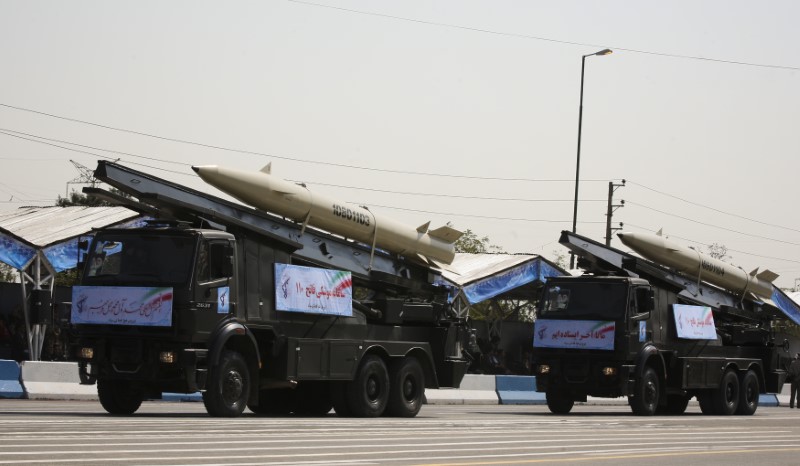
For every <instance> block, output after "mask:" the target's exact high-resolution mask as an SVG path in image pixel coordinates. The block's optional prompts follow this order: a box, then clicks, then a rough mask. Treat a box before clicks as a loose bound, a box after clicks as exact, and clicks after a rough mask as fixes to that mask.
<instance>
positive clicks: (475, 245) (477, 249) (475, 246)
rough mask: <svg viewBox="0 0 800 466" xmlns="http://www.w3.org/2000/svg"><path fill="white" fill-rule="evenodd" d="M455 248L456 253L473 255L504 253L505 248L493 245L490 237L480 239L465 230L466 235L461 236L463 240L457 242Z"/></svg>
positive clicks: (468, 230)
mask: <svg viewBox="0 0 800 466" xmlns="http://www.w3.org/2000/svg"><path fill="white" fill-rule="evenodd" d="M448 225H449V224H448ZM450 226H452V225H450ZM455 247H456V252H466V253H471V254H482V253H492V252H495V253H500V252H503V248H501V247H500V246H496V245H494V244H492V243H491V241H490V240H489V237H488V236H484V237H479V236H478V235H477V234H476V233H474V232H473V231H472V230H470V229H466V230H464V234H463V235H461V238H459V239H458V240H456V242H455Z"/></svg>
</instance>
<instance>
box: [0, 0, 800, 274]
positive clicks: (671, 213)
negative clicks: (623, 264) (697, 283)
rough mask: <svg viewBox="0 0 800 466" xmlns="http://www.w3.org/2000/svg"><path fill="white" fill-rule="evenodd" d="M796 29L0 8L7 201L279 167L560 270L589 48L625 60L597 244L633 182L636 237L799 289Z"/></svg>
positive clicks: (416, 9)
mask: <svg viewBox="0 0 800 466" xmlns="http://www.w3.org/2000/svg"><path fill="white" fill-rule="evenodd" d="M798 18H800V2H797V1H795V0H787V1H760V2H754V1H731V0H719V1H716V0H714V1H711V0H699V1H698V0H692V1H672V0H671V1H641V0H636V1H633V0H630V1H621V0H620V1H567V0H558V1H555V0H552V1H532V0H525V1H522V0H519V1H512V0H491V1H490V0H482V1H477V0H475V1H469V0H457V1H453V0H442V1H416V0H403V1H388V0H372V1H366V0H318V1H316V0H315V1H313V2H304V1H290V0H270V1H251V2H242V1H226V2H207V1H196V0H192V1H170V2H163V1H135V2H133V1H128V2H106V1H69V2H67V1H9V0H0V70H2V71H0V131H2V132H3V133H4V134H0V163H1V164H2V167H3V168H2V170H0V209H2V210H6V209H13V208H17V207H19V206H21V205H48V204H53V203H54V202H55V199H56V197H57V196H58V195H62V196H63V195H65V192H66V189H67V182H68V181H70V180H72V179H74V178H76V177H77V176H78V175H79V173H78V171H76V170H75V168H74V167H73V165H72V164H71V163H70V160H74V161H76V162H78V163H80V164H82V165H85V166H87V167H90V168H94V167H95V166H96V162H97V160H98V159H99V158H101V157H102V158H113V159H115V158H120V159H121V160H122V162H123V163H127V164H129V165H130V166H131V167H133V168H136V169H140V170H144V171H147V172H149V173H152V174H154V175H156V176H160V177H163V178H167V179H169V180H171V181H174V182H177V183H181V184H186V185H188V186H191V187H194V188H200V189H206V190H208V191H209V192H213V193H218V192H217V191H216V190H215V189H214V188H210V187H207V186H206V185H204V184H203V183H202V181H200V180H199V178H197V177H196V175H195V174H194V172H192V171H191V169H190V166H191V165H193V164H220V165H226V166H232V167H236V168H240V169H252V170H258V169H260V168H261V167H262V166H263V165H265V164H266V163H268V162H272V167H273V174H275V175H277V176H280V177H282V178H286V179H289V180H298V181H303V182H306V183H307V184H308V185H309V187H310V188H311V189H312V190H318V191H320V192H323V193H325V194H326V195H329V196H333V197H338V198H341V199H342V200H345V201H350V202H354V203H358V204H366V205H368V206H370V207H371V208H372V209H373V210H374V211H376V212H380V213H381V214H382V215H388V216H392V217H395V218H396V219H397V220H399V221H402V222H404V223H407V224H409V225H411V226H414V227H416V226H418V225H420V224H422V223H424V222H426V221H428V220H431V225H432V227H436V226H439V225H442V224H445V223H447V222H451V223H452V224H453V225H454V226H455V227H456V228H458V229H462V230H464V229H470V230H472V231H473V232H475V233H477V234H478V235H480V236H484V235H485V236H488V237H489V238H490V240H491V242H492V243H494V244H496V245H498V246H500V247H502V248H503V250H505V251H506V252H526V253H535V254H542V255H544V256H546V257H550V258H551V259H552V258H554V257H555V253H554V251H556V252H558V253H564V252H565V251H566V250H565V249H564V248H563V247H561V246H560V245H558V243H557V240H558V236H559V232H560V231H561V230H564V229H570V228H571V226H572V208H573V204H572V202H573V196H574V189H575V162H576V148H577V132H578V131H577V130H578V107H579V97H580V74H581V56H582V55H584V54H590V53H594V52H596V51H599V50H601V49H603V48H606V47H609V48H612V49H614V53H613V54H612V55H608V56H592V57H589V58H587V59H586V73H585V78H586V79H585V87H584V113H583V138H582V150H581V182H580V196H579V197H580V204H579V209H578V232H579V233H582V234H585V235H588V236H590V237H592V238H594V239H596V240H598V241H603V237H604V234H605V221H606V217H605V213H606V200H607V193H608V183H609V181H614V182H615V183H618V182H620V180H622V179H626V180H627V184H626V186H625V187H623V188H619V189H618V190H617V191H616V193H615V201H617V202H618V201H620V200H625V207H624V208H621V209H619V210H617V211H616V213H615V215H614V226H617V224H618V223H619V222H624V224H625V229H626V230H629V231H656V230H658V229H660V228H663V229H664V231H665V232H666V233H667V234H668V235H669V236H670V237H671V238H672V239H673V240H675V241H677V242H679V243H681V244H686V245H690V244H693V245H696V246H698V247H700V248H701V250H704V251H705V250H706V245H709V244H712V243H718V244H722V245H725V246H726V247H727V248H728V252H729V255H730V256H731V257H730V258H729V262H732V263H734V264H736V265H739V266H741V267H742V268H744V269H745V270H747V271H748V272H749V271H750V270H752V269H754V268H756V267H761V268H769V269H771V270H773V271H775V272H776V273H779V274H780V275H781V277H780V278H779V279H778V280H777V281H776V283H777V284H778V285H780V286H782V287H794V286H795V281H796V279H800V215H798V200H800V196H798V193H799V192H800V188H798V173H800V161H798V159H799V158H800V149H799V148H798V147H800V146H799V145H798V143H800V130H799V128H800V28H798V27H797V20H798ZM15 107H16V108H15ZM22 109H26V110H34V111H36V112H41V113H33V112H30V111H26V110H22ZM44 114H49V115H52V116H47V115H44ZM56 117H60V118H56ZM67 118H68V119H73V120H80V121H84V122H90V123H94V124H95V125H102V126H107V127H113V128H118V129H122V130H128V131H131V132H124V131H115V130H112V129H107V128H103V127H101V126H93V125H89V124H84V123H79V122H76V121H70V120H67ZM132 132H139V133H146V134H148V135H153V136H158V137H160V138H167V139H173V140H181V141H187V142H192V143H196V144H189V143H186V142H183V143H182V142H177V141H169V140H166V139H159V138H155V137H148V136H145V135H138V134H134V133H132ZM9 134H12V135H9ZM44 138H47V140H45V139H44ZM36 141H38V142H36ZM57 141H60V142H57ZM203 145H205V146H203ZM207 146H216V147H218V148H211V147H207ZM223 148H224V149H230V150H224V149H223ZM69 149H72V150H69ZM236 150H238V151H240V152H236ZM113 151H116V153H115V152H113ZM247 152H250V153H247ZM71 188H74V189H80V186H72V187H71ZM612 244H613V245H614V246H617V247H622V245H621V243H620V242H619V241H618V240H616V239H614V242H613V243H612Z"/></svg>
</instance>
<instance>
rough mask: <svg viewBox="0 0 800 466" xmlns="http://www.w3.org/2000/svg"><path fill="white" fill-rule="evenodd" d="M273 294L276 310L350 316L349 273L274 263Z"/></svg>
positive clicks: (350, 281) (351, 304) (351, 313)
mask: <svg viewBox="0 0 800 466" xmlns="http://www.w3.org/2000/svg"><path fill="white" fill-rule="evenodd" d="M275 295H276V296H275V308H276V309H277V310H279V311H288V312H304V313H309V314H324V315H334V316H347V317H350V316H352V315H353V280H352V276H351V274H350V272H344V271H341V270H328V269H319V268H316V267H301V266H298V265H289V264H275Z"/></svg>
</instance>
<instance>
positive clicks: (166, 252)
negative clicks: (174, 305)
mask: <svg viewBox="0 0 800 466" xmlns="http://www.w3.org/2000/svg"><path fill="white" fill-rule="evenodd" d="M193 254H194V240H193V239H192V238H191V237H184V236H170V235H147V236H143V235H108V234H106V235H98V236H97V238H96V239H95V241H94V243H93V247H92V249H91V251H89V256H88V258H87V262H86V274H85V280H84V282H85V283H86V284H92V283H108V282H115V283H117V282H125V283H131V284H154V285H156V284H157V285H160V286H164V285H177V284H181V283H186V281H187V280H188V279H189V276H190V274H191V271H192V257H193Z"/></svg>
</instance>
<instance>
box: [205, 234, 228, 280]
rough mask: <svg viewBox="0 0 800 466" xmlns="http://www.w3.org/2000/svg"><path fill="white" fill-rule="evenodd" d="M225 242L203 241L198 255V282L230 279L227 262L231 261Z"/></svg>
mask: <svg viewBox="0 0 800 466" xmlns="http://www.w3.org/2000/svg"><path fill="white" fill-rule="evenodd" d="M227 245H228V244H227V243H226V242H224V241H211V242H209V241H202V242H201V243H200V248H199V250H198V254H197V281H198V282H208V281H214V280H220V279H223V278H228V275H227V274H226V272H225V261H230V256H229V254H228V251H229V248H228V247H227Z"/></svg>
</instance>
